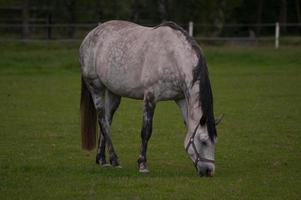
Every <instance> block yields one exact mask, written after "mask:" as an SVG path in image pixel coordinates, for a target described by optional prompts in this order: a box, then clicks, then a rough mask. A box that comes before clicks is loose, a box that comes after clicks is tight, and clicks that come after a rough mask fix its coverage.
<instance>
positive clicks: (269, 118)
mask: <svg viewBox="0 0 301 200" xmlns="http://www.w3.org/2000/svg"><path fill="white" fill-rule="evenodd" d="M77 48H78V44H68V43H63V44H59V43H33V44H26V43H17V44H16V43H14V44H1V46H0V52H1V57H0V138H1V139H0V199H1V200H5V199H10V200H11V199H64V200H65V199H273V200H274V199H279V200H280V199H299V198H300V196H301V134H300V133H301V123H300V122H301V93H300V91H301V56H300V55H301V49H300V48H292V47H290V48H289V47H287V48H281V49H279V50H274V49H271V48H246V47H244V48H239V47H231V48H229V47H204V51H205V53H206V56H207V60H208V63H209V71H210V78H211V81H212V85H213V91H214V98H215V112H216V113H217V114H219V113H225V120H224V122H223V123H222V124H221V125H220V127H219V128H218V133H219V138H218V144H217V147H216V167H217V169H216V175H215V177H213V178H199V177H198V176H197V174H196V173H195V171H194V168H193V165H192V163H191V161H190V159H189V158H188V156H187V155H186V153H185V151H184V148H183V140H184V137H185V128H184V126H183V120H182V119H181V116H180V112H179V110H178V109H177V107H176V105H175V104H174V103H173V102H161V103H159V104H158V107H157V110H156V112H155V119H154V132H153V136H152V138H151V140H150V144H149V151H148V161H149V167H150V170H151V173H149V174H139V173H138V172H137V169H136V167H137V166H136V160H137V156H138V149H139V146H140V125H141V119H142V116H141V113H142V103H141V102H140V101H134V100H130V99H123V101H122V104H121V106H120V108H119V110H118V111H117V114H116V116H115V119H114V123H113V127H112V132H113V141H114V144H115V147H116V149H117V153H118V155H119V157H120V160H121V164H122V166H123V168H122V169H113V168H105V169H104V168H101V167H99V166H97V165H95V162H94V161H95V152H90V153H89V152H84V151H82V150H81V148H80V133H79V129H80V128H79V94H80V70H79V64H78V53H77V52H78V50H77Z"/></svg>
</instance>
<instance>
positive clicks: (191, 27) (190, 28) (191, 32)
mask: <svg viewBox="0 0 301 200" xmlns="http://www.w3.org/2000/svg"><path fill="white" fill-rule="evenodd" d="M188 27H189V28H188V33H189V35H190V36H191V37H192V36H193V22H192V21H190V22H189V24H188Z"/></svg>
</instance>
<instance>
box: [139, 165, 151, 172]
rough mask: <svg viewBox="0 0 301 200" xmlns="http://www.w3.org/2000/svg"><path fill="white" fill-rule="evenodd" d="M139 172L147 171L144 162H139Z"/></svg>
mask: <svg viewBox="0 0 301 200" xmlns="http://www.w3.org/2000/svg"><path fill="white" fill-rule="evenodd" d="M139 172H140V173H149V170H148V169H147V167H146V164H145V163H140V164H139Z"/></svg>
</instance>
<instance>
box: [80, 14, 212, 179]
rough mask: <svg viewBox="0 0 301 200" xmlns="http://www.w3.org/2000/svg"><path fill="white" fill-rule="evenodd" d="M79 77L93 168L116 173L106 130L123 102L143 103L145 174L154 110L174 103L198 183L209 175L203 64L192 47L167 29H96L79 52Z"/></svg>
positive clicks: (208, 94) (141, 164)
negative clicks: (97, 166)
mask: <svg viewBox="0 0 301 200" xmlns="http://www.w3.org/2000/svg"><path fill="white" fill-rule="evenodd" d="M80 62H81V73H82V85H81V87H82V89H81V104H80V109H81V134H82V147H83V148H84V149H87V150H92V149H93V148H94V147H95V146H96V122H97V121H98V124H99V127H100V136H99V140H98V151H97V155H96V163H97V164H100V165H102V166H107V165H109V163H108V162H107V160H106V156H105V148H106V146H107V148H108V153H109V161H110V164H111V165H112V166H115V167H118V166H120V165H119V160H118V157H117V154H116V152H115V149H114V146H113V143H112V139H111V133H110V126H111V123H112V119H113V115H114V112H115V111H116V110H117V108H118V106H119V104H120V99H121V97H128V98H133V99H141V100H143V101H144V110H143V120H142V129H141V149H140V155H139V158H138V169H139V171H140V172H148V168H147V165H146V161H147V159H146V152H147V144H148V141H149V139H150V137H151V134H152V120H153V115H154V110H155V107H156V103H157V102H158V101H162V100H174V101H175V102H176V104H177V105H178V106H179V108H180V110H181V112H182V115H183V118H184V122H185V125H186V127H187V135H186V138H185V141H184V146H185V149H186V151H187V153H188V155H189V156H190V158H191V159H192V161H193V163H194V165H195V167H196V169H197V171H198V174H199V175H200V176H213V174H214V169H215V165H214V146H215V141H216V136H217V133H216V124H215V119H214V113H213V98H212V91H211V86H210V81H209V77H208V69H207V64H206V60H205V57H204V55H203V53H202V50H201V48H200V47H199V46H198V44H197V42H196V41H195V40H194V39H193V38H192V37H190V36H189V35H188V34H187V32H186V31H185V30H184V29H182V28H181V27H180V26H178V25H176V24H175V23H173V22H165V23H163V24H161V25H159V26H156V27H144V26H140V25H137V24H134V23H131V22H126V21H117V20H115V21H109V22H106V23H103V24H100V25H98V26H97V27H96V28H94V29H93V30H92V31H91V32H90V33H88V35H87V36H86V38H85V39H84V41H83V42H82V44H81V46H80Z"/></svg>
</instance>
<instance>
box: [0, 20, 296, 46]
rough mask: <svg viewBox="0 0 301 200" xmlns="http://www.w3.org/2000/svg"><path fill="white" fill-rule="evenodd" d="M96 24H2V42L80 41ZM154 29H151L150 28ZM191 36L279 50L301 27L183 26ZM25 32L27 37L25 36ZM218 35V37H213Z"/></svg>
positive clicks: (248, 25) (268, 24)
mask: <svg viewBox="0 0 301 200" xmlns="http://www.w3.org/2000/svg"><path fill="white" fill-rule="evenodd" d="M97 25H98V24H97V23H76V24H49V23H28V24H24V23H13V24H7V23H0V41H2V42H3V41H20V40H22V41H37V40H39V41H40V40H59V41H79V40H82V39H83V38H84V36H85V35H86V34H87V33H88V32H89V31H90V30H91V29H92V28H94V27H96V26H97ZM148 26H152V25H148ZM182 27H183V28H185V29H186V30H187V31H188V33H189V34H190V35H192V36H194V37H195V38H196V39H197V40H199V41H203V42H235V43H239V42H241V43H244V42H255V43H258V42H262V41H269V42H272V43H274V45H275V48H279V45H280V40H281V39H282V38H284V37H283V36H285V38H286V39H288V38H291V39H292V40H294V41H298V42H299V41H300V45H301V23H286V24H280V23H278V22H276V23H264V24H223V25H220V26H217V25H212V24H194V23H193V22H189V23H188V24H186V25H182ZM24 30H26V35H25V34H24V32H25V31H24ZM215 32H216V34H214V33H215Z"/></svg>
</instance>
